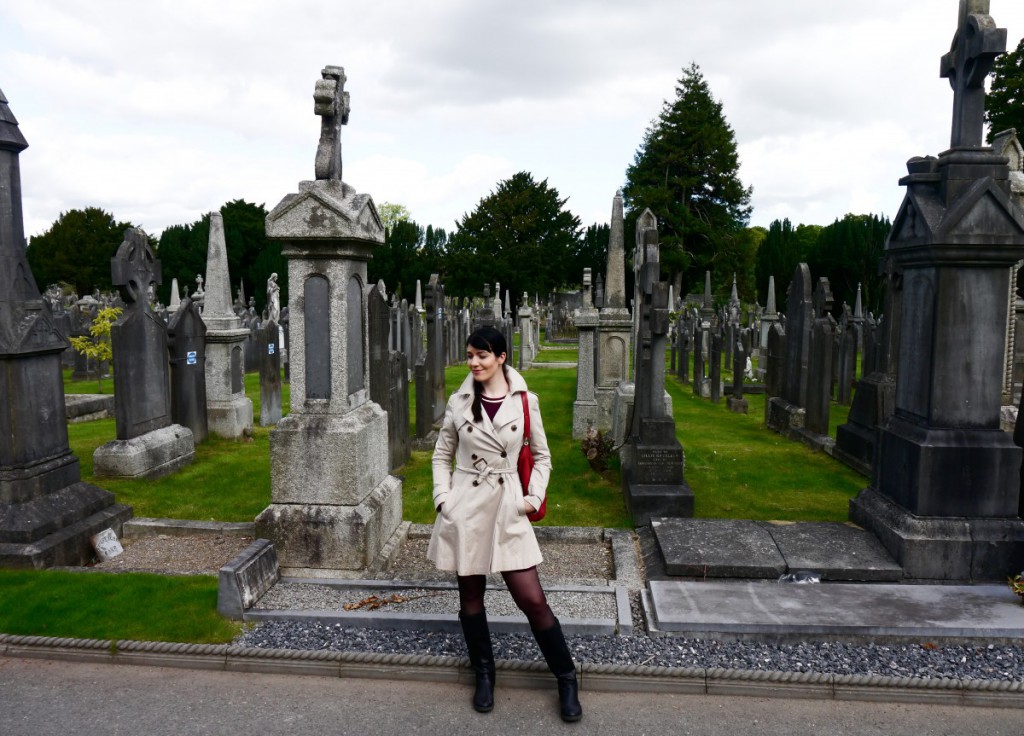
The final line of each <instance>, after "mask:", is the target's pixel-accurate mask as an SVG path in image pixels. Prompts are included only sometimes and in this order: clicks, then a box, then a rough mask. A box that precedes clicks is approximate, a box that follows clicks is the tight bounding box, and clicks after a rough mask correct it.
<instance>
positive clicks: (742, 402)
mask: <svg viewBox="0 0 1024 736" xmlns="http://www.w3.org/2000/svg"><path fill="white" fill-rule="evenodd" d="M746 368H747V351H746V349H745V348H744V346H743V341H742V340H739V341H737V342H736V347H735V348H734V350H733V356H732V395H731V396H729V398H728V399H726V400H725V405H726V407H728V409H729V411H731V412H733V413H734V414H746V413H747V412H748V411H749V410H750V402H748V401H747V400H746V399H744V398H743V373H744V371H745V370H746Z"/></svg>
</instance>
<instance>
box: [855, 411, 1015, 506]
mask: <svg viewBox="0 0 1024 736" xmlns="http://www.w3.org/2000/svg"><path fill="white" fill-rule="evenodd" d="M878 443H879V444H878V451H877V453H876V457H877V462H878V467H877V469H876V470H877V472H876V473H875V476H874V477H875V478H876V479H877V480H876V482H875V483H873V484H872V485H873V486H874V487H875V488H877V490H878V491H879V493H881V494H883V495H885V496H886V497H888V498H891V499H892V500H893V501H895V502H896V503H897V504H899V505H900V506H902V507H903V508H905V509H907V511H909V512H910V513H912V514H916V515H918V516H923V517H933V516H935V517H944V518H945V517H968V518H1011V519H1012V518H1015V517H1016V516H1017V511H1018V499H1019V498H1020V465H1021V449H1020V448H1019V447H1017V446H1016V445H1014V444H1013V438H1012V437H1011V436H1010V435H1009V434H1007V433H1006V432H1003V431H1000V430H998V429H994V428H993V429H967V428H964V429H936V428H930V427H922V426H919V425H916V424H912V423H911V422H909V421H908V420H906V419H904V418H903V417H901V416H900V415H896V416H893V417H890V419H889V421H888V422H887V423H886V424H885V426H884V427H882V428H881V429H879V431H878Z"/></svg>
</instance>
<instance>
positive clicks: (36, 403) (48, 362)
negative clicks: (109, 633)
mask: <svg viewBox="0 0 1024 736" xmlns="http://www.w3.org/2000/svg"><path fill="white" fill-rule="evenodd" d="M27 147H28V142H27V141H26V140H25V138H24V136H22V134H21V131H20V130H19V129H18V121H17V119H16V118H15V117H14V114H13V113H12V112H11V110H10V108H9V107H8V106H7V99H6V98H5V97H4V94H3V92H2V91H0V567H35V568H42V567H52V566H54V565H84V564H85V563H87V562H89V561H90V560H91V559H92V548H91V546H90V543H89V537H90V536H92V535H94V534H97V533H99V532H101V531H103V530H105V529H111V528H112V529H114V530H115V531H117V532H118V533H120V531H121V525H122V524H123V523H124V522H125V521H126V520H127V519H129V518H130V517H131V513H132V511H131V509H130V508H128V507H127V506H122V505H121V504H117V503H114V496H113V494H111V493H109V492H108V491H105V490H103V489H102V488H97V487H96V486H93V485H89V484H88V483H83V482H82V480H81V477H82V476H81V471H80V470H79V466H78V458H77V457H75V456H74V454H72V452H71V448H70V447H69V446H68V429H67V421H66V416H65V408H64V387H63V384H62V383H61V354H62V353H63V352H64V350H65V349H66V348H67V347H68V343H67V341H66V340H65V339H64V338H63V337H61V336H60V334H59V333H58V332H57V330H56V329H55V328H54V325H53V321H52V318H51V316H50V310H49V309H48V308H47V307H46V306H45V305H44V303H43V299H42V298H41V296H40V294H39V289H38V287H37V286H36V282H35V279H34V278H33V277H32V272H31V271H30V270H29V267H28V261H27V260H26V258H25V233H24V226H23V224H22V211H21V171H20V165H19V161H18V156H19V154H20V153H21V152H22V151H23V150H25V149H26V148H27Z"/></svg>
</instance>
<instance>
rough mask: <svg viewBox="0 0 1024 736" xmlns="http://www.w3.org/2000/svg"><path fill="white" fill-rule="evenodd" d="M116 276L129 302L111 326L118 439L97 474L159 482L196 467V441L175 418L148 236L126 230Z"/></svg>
mask: <svg viewBox="0 0 1024 736" xmlns="http://www.w3.org/2000/svg"><path fill="white" fill-rule="evenodd" d="M110 273H111V280H112V281H113V283H114V285H115V286H117V287H118V291H120V293H121V298H122V299H123V300H124V302H125V309H124V313H123V314H122V315H121V317H120V319H118V320H117V322H115V323H114V324H113V325H111V327H110V343H111V349H112V350H113V353H114V358H113V364H114V419H115V422H116V426H117V439H115V440H111V441H110V442H107V443H106V444H103V445H100V446H99V447H97V448H96V451H95V452H94V453H93V455H92V459H93V474H94V475H95V476H97V477H102V476H113V477H120V478H157V477H160V476H163V475H168V474H170V473H173V472H174V471H175V470H178V469H179V468H181V467H183V466H185V465H188V464H189V463H191V462H192V459H193V457H194V455H195V446H194V442H195V440H194V438H193V436H192V430H191V429H189V428H187V427H184V426H182V425H180V424H174V423H173V422H172V419H171V393H170V368H169V363H168V356H167V326H166V325H165V324H164V323H163V321H162V320H161V319H160V318H159V317H157V316H156V315H155V314H153V311H152V310H151V309H150V307H149V289H150V287H151V286H152V285H154V284H159V283H160V261H158V260H157V259H156V258H155V257H154V255H153V248H152V246H151V245H150V244H149V238H148V237H147V235H146V233H144V232H143V231H142V230H140V229H139V228H128V229H127V230H125V233H124V242H122V243H121V246H120V247H119V248H118V249H117V253H116V254H115V255H114V257H113V258H111V259H110Z"/></svg>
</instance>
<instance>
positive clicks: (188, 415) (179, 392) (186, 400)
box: [167, 297, 209, 444]
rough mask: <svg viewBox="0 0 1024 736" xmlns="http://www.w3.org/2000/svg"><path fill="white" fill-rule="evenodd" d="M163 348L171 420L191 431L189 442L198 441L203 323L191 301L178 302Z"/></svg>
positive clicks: (202, 418) (201, 433)
mask: <svg viewBox="0 0 1024 736" xmlns="http://www.w3.org/2000/svg"><path fill="white" fill-rule="evenodd" d="M167 349H168V351H169V352H170V364H171V420H172V421H173V422H174V423H175V424H180V425H182V426H183V427H188V428H189V429H190V430H192V441H193V442H194V443H197V444H198V443H199V442H202V441H203V440H205V439H206V436H207V434H208V433H209V429H208V426H207V423H206V324H205V323H204V322H203V317H202V315H201V314H199V309H198V308H197V307H196V305H195V304H193V303H192V300H191V299H189V298H187V297H186V298H185V299H184V300H181V299H179V300H178V308H177V310H176V311H175V312H174V314H173V315H171V319H170V321H168V323H167Z"/></svg>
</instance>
